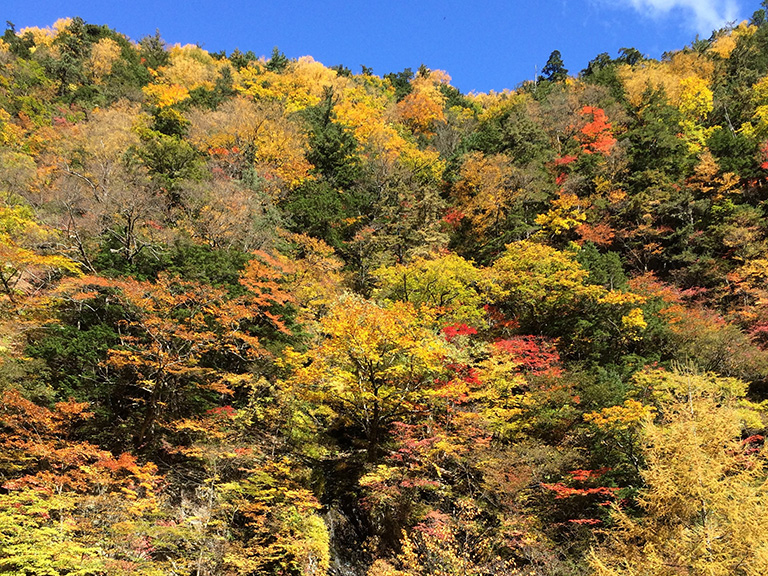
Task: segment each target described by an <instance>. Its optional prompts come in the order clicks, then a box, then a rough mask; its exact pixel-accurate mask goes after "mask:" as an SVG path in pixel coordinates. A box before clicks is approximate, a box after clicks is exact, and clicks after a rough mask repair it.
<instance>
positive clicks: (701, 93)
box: [679, 76, 714, 121]
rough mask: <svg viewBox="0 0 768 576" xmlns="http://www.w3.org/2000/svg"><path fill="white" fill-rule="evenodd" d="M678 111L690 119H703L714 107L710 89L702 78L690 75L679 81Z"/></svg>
mask: <svg viewBox="0 0 768 576" xmlns="http://www.w3.org/2000/svg"><path fill="white" fill-rule="evenodd" d="M679 108H680V112H682V114H683V116H685V117H686V118H690V119H692V120H699V121H700V120H704V119H705V118H706V117H707V115H708V114H709V113H710V112H712V109H713V108H714V103H713V94H712V90H710V89H709V85H708V82H707V81H706V80H703V79H702V78H698V77H695V76H690V77H688V78H684V79H682V80H681V81H680V105H679Z"/></svg>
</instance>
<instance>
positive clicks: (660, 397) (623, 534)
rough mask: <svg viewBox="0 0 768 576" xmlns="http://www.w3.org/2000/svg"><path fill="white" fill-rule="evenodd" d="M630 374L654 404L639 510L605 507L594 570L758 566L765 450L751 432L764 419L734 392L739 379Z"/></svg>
mask: <svg viewBox="0 0 768 576" xmlns="http://www.w3.org/2000/svg"><path fill="white" fill-rule="evenodd" d="M637 383H638V384H639V385H641V386H642V388H643V389H645V390H647V391H648V392H650V394H651V396H652V397H653V398H654V399H655V400H656V403H657V410H658V417H657V418H655V419H654V418H652V412H650V411H649V412H646V417H645V420H644V422H643V424H642V429H641V447H642V452H643V456H644V459H645V468H644V469H643V471H642V472H641V474H642V477H643V480H644V482H645V486H644V487H643V489H642V490H641V491H640V494H639V497H638V505H639V508H640V510H641V511H642V516H641V517H639V518H638V517H636V516H634V515H630V514H629V513H628V512H626V511H624V510H621V509H619V508H616V509H614V511H613V514H612V516H613V520H614V528H613V529H612V530H611V531H610V532H608V533H607V541H606V542H605V544H604V545H603V546H601V547H600V548H599V549H597V550H593V552H592V553H591V557H590V563H591V565H592V568H593V570H594V573H595V574H597V575H599V576H618V575H622V576H630V575H631V576H673V575H677V574H689V575H692V576H693V575H701V576H704V575H706V576H726V575H727V576H733V575H743V576H758V575H760V574H766V573H767V572H768V541H766V539H765V534H766V530H768V506H767V505H766V504H768V483H766V480H765V450H764V448H763V436H762V435H758V434H753V432H755V431H759V430H763V429H764V424H763V422H762V421H761V418H760V414H759V413H758V411H756V410H755V409H754V408H755V407H754V406H752V405H750V404H749V403H748V402H746V401H745V400H744V395H745V393H746V388H747V385H746V383H744V382H741V381H739V380H735V379H732V378H719V377H715V376H712V375H698V374H694V373H691V372H690V371H681V372H664V371H652V372H648V373H644V374H642V375H641V376H640V377H639V378H638V380H637ZM598 423H599V422H598ZM750 434H751V435H750Z"/></svg>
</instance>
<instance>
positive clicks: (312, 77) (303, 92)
mask: <svg viewBox="0 0 768 576" xmlns="http://www.w3.org/2000/svg"><path fill="white" fill-rule="evenodd" d="M345 83H346V82H345V80H342V79H340V78H339V77H338V75H337V74H336V72H335V71H334V70H331V69H329V68H326V67H325V66H323V65H322V64H321V63H320V62H316V61H315V60H314V59H313V58H312V57H311V56H302V57H301V58H299V59H298V60H297V61H296V62H290V63H289V64H288V66H287V67H286V69H285V70H283V71H280V72H275V71H271V70H268V69H267V68H266V67H265V66H264V65H263V64H261V63H253V62H252V63H250V64H249V65H248V67H247V68H244V69H242V70H240V73H239V75H238V76H237V82H236V83H235V89H236V90H237V91H238V92H240V93H242V94H244V95H246V96H250V97H251V98H253V99H254V100H267V101H275V102H280V103H282V104H283V106H284V107H285V111H286V113H288V114H291V113H293V112H298V111H299V110H303V109H304V108H307V107H310V106H315V105H317V104H319V103H320V100H321V99H322V97H323V94H324V91H325V90H326V89H328V88H333V87H337V86H338V87H343V86H344V84H345Z"/></svg>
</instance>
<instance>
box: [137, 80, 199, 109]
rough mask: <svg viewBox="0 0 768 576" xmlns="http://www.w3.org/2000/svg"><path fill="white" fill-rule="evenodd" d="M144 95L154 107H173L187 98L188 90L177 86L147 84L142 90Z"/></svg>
mask: <svg viewBox="0 0 768 576" xmlns="http://www.w3.org/2000/svg"><path fill="white" fill-rule="evenodd" d="M142 90H143V91H144V94H146V95H147V97H148V98H149V99H150V101H151V102H153V103H154V104H155V105H156V106H159V107H161V108H164V107H167V106H173V105H174V104H178V103H180V102H184V100H186V99H188V98H189V90H187V89H186V88H185V87H184V86H181V85H179V84H147V85H146V86H144V88H142Z"/></svg>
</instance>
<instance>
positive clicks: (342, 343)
mask: <svg viewBox="0 0 768 576" xmlns="http://www.w3.org/2000/svg"><path fill="white" fill-rule="evenodd" d="M424 324H425V321H424V319H423V318H421V317H420V316H419V314H418V313H417V311H416V310H415V309H414V307H413V306H412V305H410V304H406V303H396V304H393V305H392V306H390V307H388V308H383V307H380V306H377V305H376V304H374V303H372V302H368V301H366V300H362V299H360V298H357V297H354V296H346V297H343V298H341V299H340V300H339V301H338V302H337V303H336V305H335V306H334V307H333V308H332V309H331V311H330V312H329V314H328V315H327V316H326V317H325V318H323V319H322V320H321V321H320V330H321V333H322V334H323V335H324V337H323V339H322V340H321V341H320V342H319V343H318V344H317V345H315V346H314V347H312V348H310V349H309V350H308V351H307V352H304V353H300V352H296V351H294V350H292V349H289V350H287V352H286V359H285V362H286V365H287V367H288V368H289V375H288V379H287V384H288V385H289V386H290V387H292V388H294V389H296V390H298V391H300V393H301V394H302V395H304V396H306V397H307V398H308V399H309V400H313V401H315V402H317V403H319V404H321V405H325V406H328V407H330V408H331V409H333V410H334V411H335V413H336V414H337V415H338V417H339V418H341V419H342V420H345V421H347V422H348V423H350V424H352V425H354V426H357V427H359V429H361V430H362V432H363V434H364V435H365V439H366V441H367V451H368V459H369V461H375V460H376V459H377V458H378V455H379V450H380V445H381V443H382V441H383V440H384V438H385V434H386V433H387V429H388V427H389V425H390V424H391V423H392V422H394V421H395V420H397V419H401V418H406V417H407V416H409V415H410V414H413V413H415V412H418V410H419V403H420V401H422V400H423V398H424V396H423V394H424V392H425V390H426V389H427V388H428V387H429V385H430V384H431V383H432V382H433V380H434V378H435V377H436V376H437V375H438V374H439V373H440V371H441V364H442V359H443V357H444V356H445V355H446V353H447V349H446V347H445V343H444V341H442V340H441V339H440V338H439V337H437V336H436V335H435V334H434V333H433V332H431V331H430V330H428V329H427V328H425V326H424Z"/></svg>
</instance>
